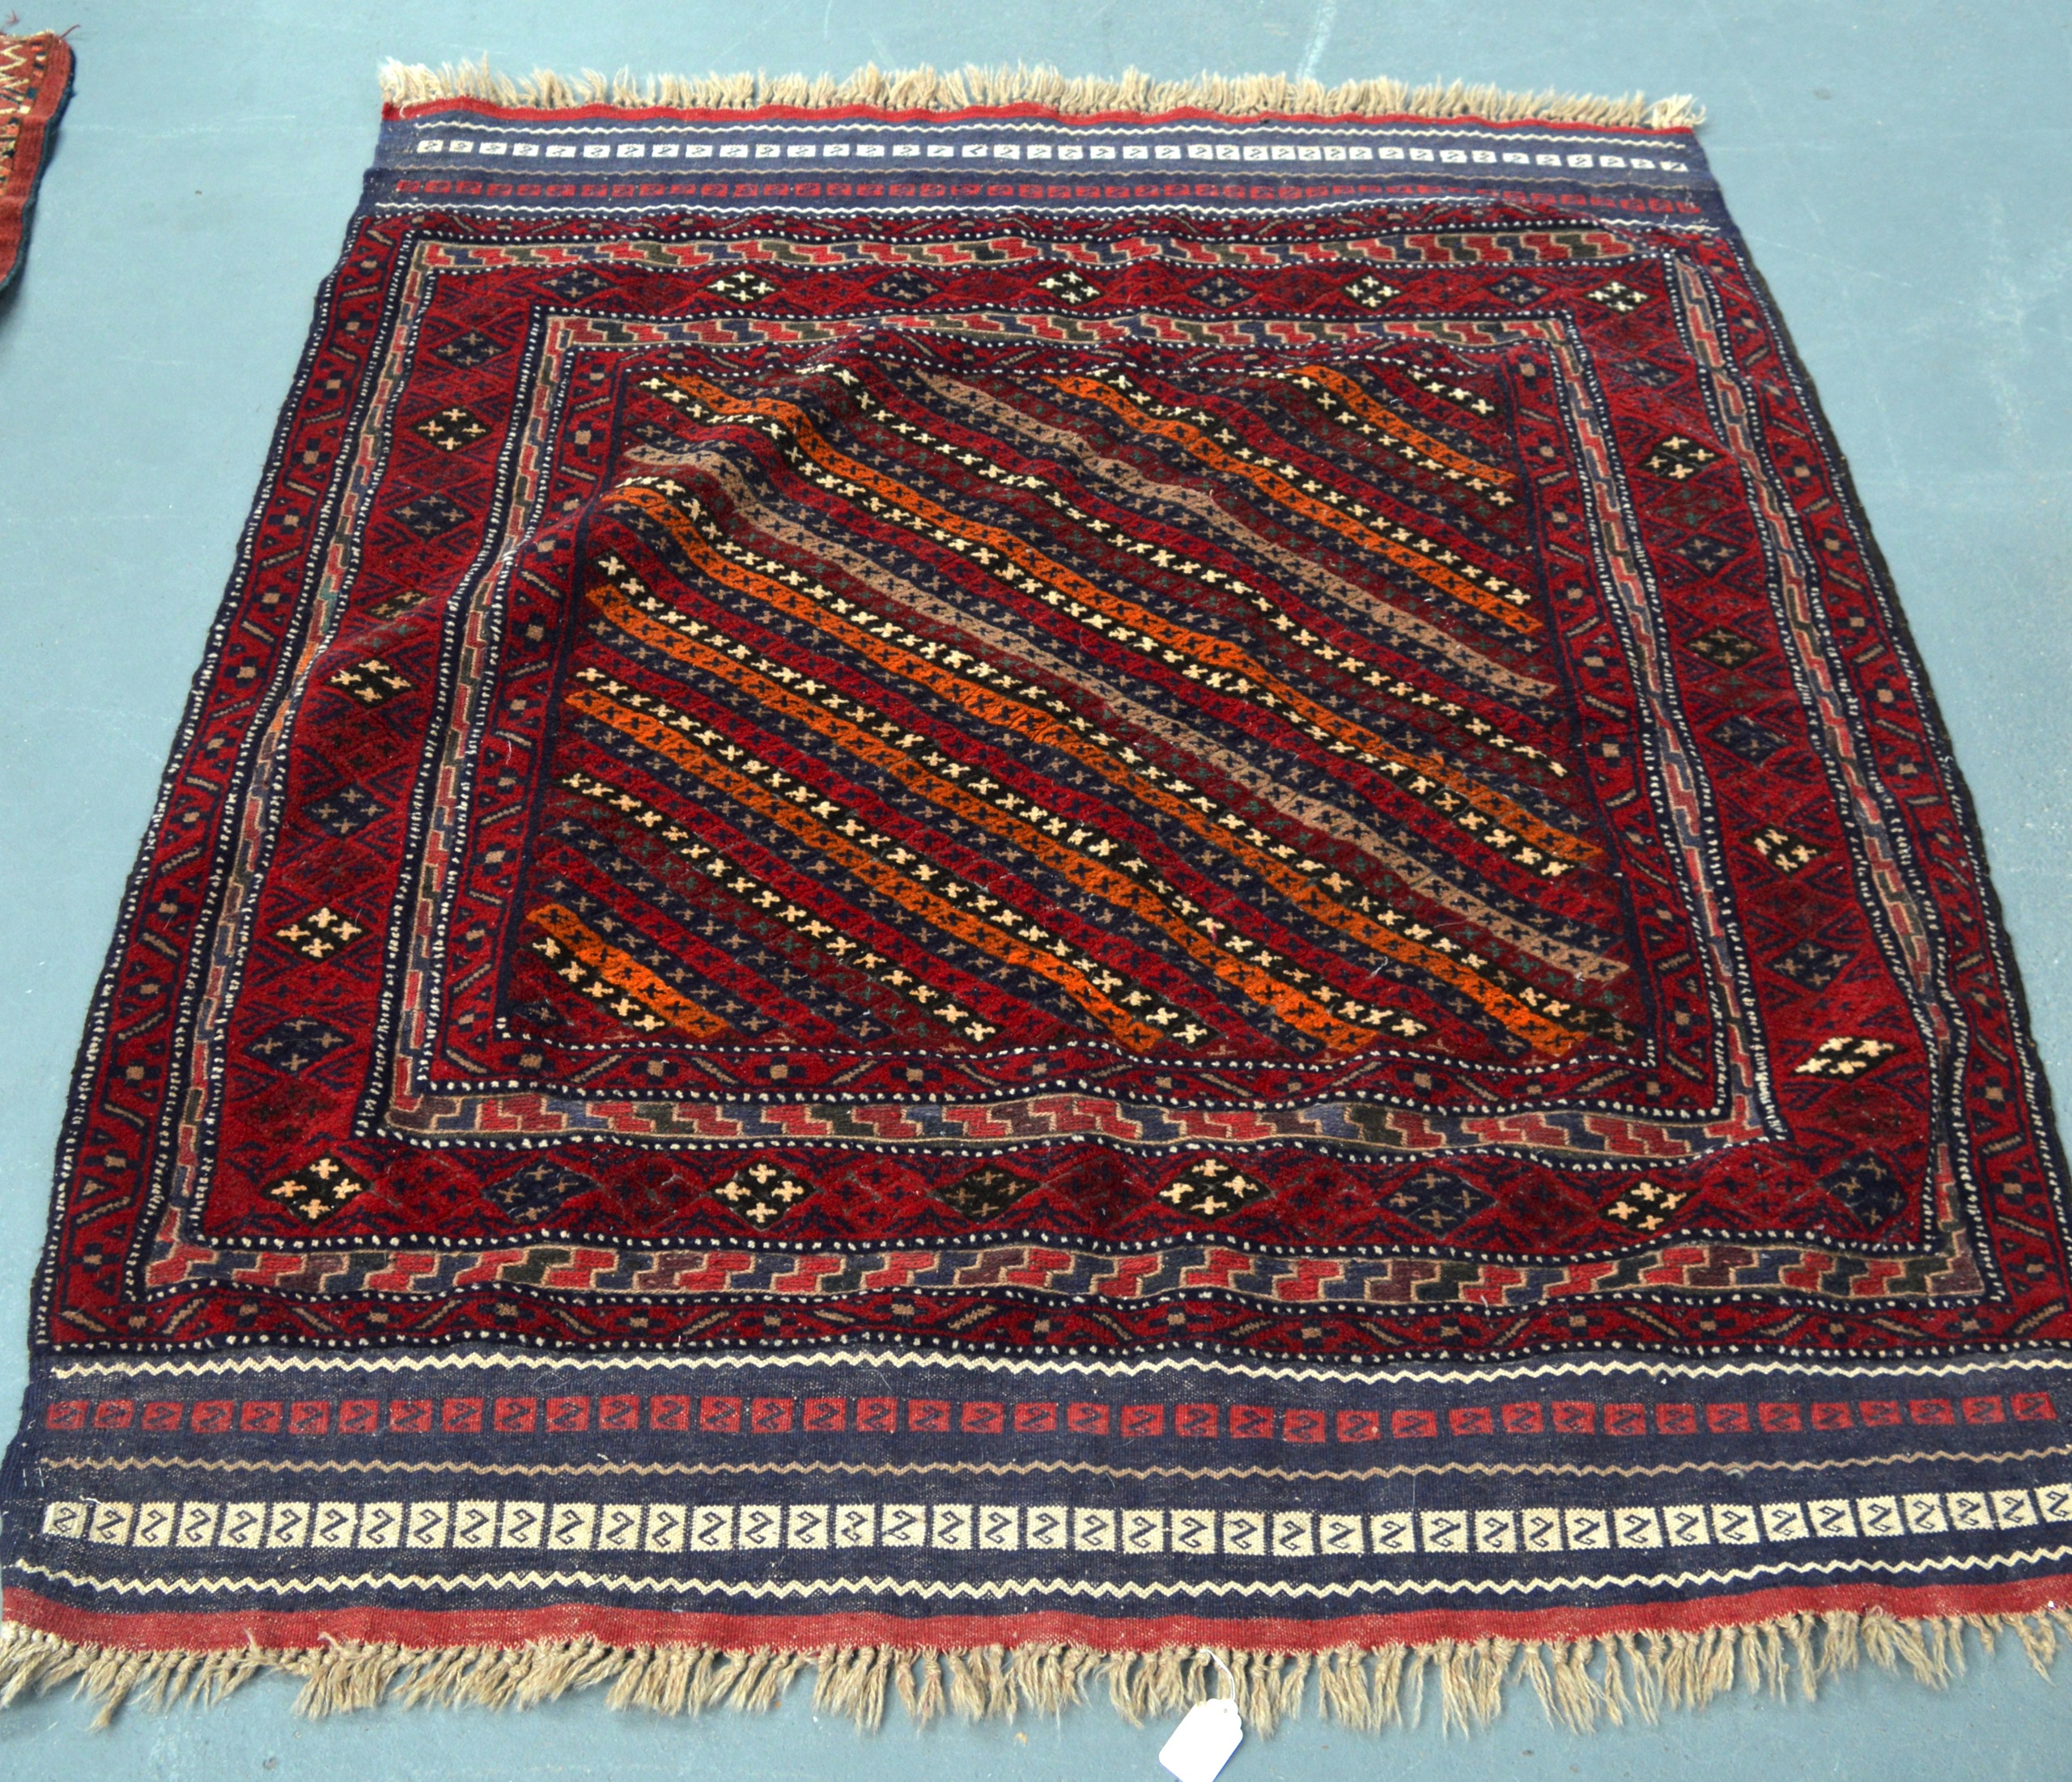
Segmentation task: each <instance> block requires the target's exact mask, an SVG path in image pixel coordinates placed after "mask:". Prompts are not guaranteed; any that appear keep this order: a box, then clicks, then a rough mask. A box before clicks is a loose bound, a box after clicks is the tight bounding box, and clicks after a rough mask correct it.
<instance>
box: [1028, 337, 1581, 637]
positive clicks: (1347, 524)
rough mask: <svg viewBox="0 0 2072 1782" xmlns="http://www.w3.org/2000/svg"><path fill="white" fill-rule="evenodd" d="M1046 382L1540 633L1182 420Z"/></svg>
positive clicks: (1076, 382) (1079, 386) (1085, 388)
mask: <svg viewBox="0 0 2072 1782" xmlns="http://www.w3.org/2000/svg"><path fill="white" fill-rule="evenodd" d="M1048 381H1049V382H1051V383H1052V384H1055V385H1057V387H1058V388H1059V389H1061V390H1067V391H1069V392H1071V393H1072V394H1073V395H1074V396H1081V397H1085V398H1086V399H1087V401H1090V402H1098V403H1099V404H1100V405H1101V406H1102V407H1103V408H1104V409H1107V410H1108V411H1109V413H1110V414H1113V415H1114V416H1115V418H1116V419H1118V420H1119V421H1121V422H1123V423H1124V424H1125V425H1126V426H1131V427H1134V428H1135V429H1136V431H1139V432H1140V433H1152V434H1156V435H1158V437H1159V438H1161V439H1170V440H1172V441H1173V443H1174V444H1176V445H1178V446H1182V447H1183V448H1186V450H1187V452H1189V453H1190V454H1191V455H1192V456H1195V457H1197V458H1199V459H1200V460H1201V461H1202V462H1203V463H1204V464H1205V465H1208V466H1209V467H1210V468H1211V469H1216V470H1221V471H1222V472H1223V473H1225V475H1226V476H1233V477H1242V478H1244V480H1245V481H1246V482H1249V483H1250V484H1251V485H1252V486H1254V487H1255V488H1256V489H1259V490H1261V491H1262V492H1263V493H1264V494H1268V495H1271V496H1272V498H1273V499H1275V500H1276V501H1277V502H1279V503H1280V504H1281V506H1283V507H1291V508H1293V510H1294V511H1296V512H1297V513H1298V514H1301V515H1302V516H1304V517H1305V518H1306V519H1310V520H1315V521H1316V522H1317V524H1318V525H1320V526H1328V527H1329V528H1331V530H1332V531H1333V532H1336V533H1338V534H1339V536H1340V537H1342V538H1344V539H1347V540H1349V541H1351V542H1352V543H1353V544H1355V545H1358V546H1359V547H1360V548H1361V549H1362V550H1366V551H1373V552H1375V553H1376V554H1378V555H1380V556H1382V557H1385V558H1387V559H1388V560H1389V562H1391V563H1394V564H1395V566H1397V567H1398V568H1399V569H1407V570H1408V571H1410V573H1411V574H1412V575H1415V576H1416V577H1417V578H1418V579H1419V580H1420V581H1423V582H1428V583H1430V584H1431V585H1432V586H1433V587H1434V588H1438V589H1439V590H1441V592H1444V593H1447V594H1450V595H1451V596H1453V597H1454V599H1455V600H1458V601H1460V602H1461V603H1462V604H1463V605H1467V606H1471V607H1473V608H1474V609H1475V611H1476V612H1478V613H1484V614H1486V615H1487V616H1488V617H1490V618H1492V619H1495V620H1497V622H1499V623H1500V624H1502V625H1505V626H1509V628H1510V629H1511V630H1514V631H1521V632H1526V633H1531V632H1535V631H1538V630H1542V629H1543V626H1541V624H1540V622H1539V620H1538V619H1536V618H1535V617H1533V616H1532V614H1531V613H1528V612H1526V611H1525V610H1524V609H1522V608H1520V607H1516V606H1514V605H1511V604H1510V602H1509V601H1508V600H1503V599H1501V598H1500V597H1499V596H1497V595H1494V594H1492V593H1491V592H1489V591H1488V589H1487V588H1477V587H1476V586H1475V583H1472V582H1471V581H1469V580H1468V579H1467V578H1466V577H1465V576H1461V575H1454V573H1453V571H1450V570H1449V569H1448V568H1446V566H1445V565H1444V564H1442V563H1435V562H1432V561H1431V560H1430V559H1429V558H1427V557H1426V556H1425V554H1423V553H1422V552H1421V551H1416V550H1412V549H1411V548H1410V547H1409V546H1408V545H1405V544H1403V543H1401V542H1400V541H1398V540H1396V539H1393V538H1391V537H1387V536H1386V535H1385V534H1384V533H1382V532H1377V531H1375V530H1374V528H1372V527H1371V526H1366V525H1363V524H1361V522H1360V521H1358V520H1355V519H1353V518H1352V516H1349V515H1347V514H1341V513H1340V511H1338V510H1337V509H1336V508H1335V507H1332V506H1331V504H1330V503H1328V502H1323V501H1314V500H1312V499H1310V497H1309V496H1307V495H1306V494H1303V493H1302V491H1301V490H1299V489H1297V487H1296V486H1294V484H1293V483H1292V482H1289V480H1288V479H1287V478H1286V477H1284V476H1282V475H1281V474H1280V472H1279V471H1277V470H1270V469H1267V467H1266V466H1265V465H1255V464H1247V463H1246V462H1245V460H1243V459H1242V458H1239V457H1237V456H1233V454H1232V453H1230V452H1225V450H1224V449H1223V448H1221V446H1219V445H1217V444H1216V442H1215V441H1214V440H1212V439H1210V438H1209V437H1208V435H1207V434H1205V433H1204V432H1203V431H1201V429H1200V428H1199V427H1197V426H1193V425H1191V423H1190V422H1186V421H1176V420H1168V419H1166V418H1162V417H1161V416H1158V415H1154V414H1145V413H1144V410H1143V409H1140V408H1139V407H1138V406H1137V405H1136V404H1135V403H1134V402H1132V401H1130V399H1129V398H1128V397H1127V396H1125V395H1123V393H1122V392H1120V391H1119V390H1115V389H1110V388H1109V387H1108V385H1106V384H1103V383H1102V382H1101V381H1100V380H1098V379H1097V378H1090V377H1076V376H1067V377H1052V378H1051V379H1050V380H1048Z"/></svg>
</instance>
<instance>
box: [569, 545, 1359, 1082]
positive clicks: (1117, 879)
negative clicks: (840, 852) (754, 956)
mask: <svg viewBox="0 0 2072 1782" xmlns="http://www.w3.org/2000/svg"><path fill="white" fill-rule="evenodd" d="M590 598H591V600H593V601H594V602H595V603H596V604H597V606H598V607H599V608H600V609H601V610H602V611H603V612H604V613H605V614H606V616H607V617H609V618H610V620H611V622H613V624H614V625H616V626H618V627H619V628H620V630H623V631H625V632H626V633H627V634H629V635H631V636H633V637H636V638H638V639H640V641H641V642H642V643H646V644H648V645H649V646H651V647H653V648H655V649H658V650H660V651H664V653H666V654H668V655H669V656H674V657H675V658H676V659H677V660H678V661H681V662H687V663H690V664H694V665H695V666H697V667H698V668H702V669H704V670H705V671H706V672H709V673H712V674H715V675H718V676H720V677H723V678H724V679H726V680H728V681H732V683H733V684H734V685H737V686H740V687H742V688H744V689H746V690H748V691H749V692H751V693H753V694H754V696H755V697H756V698H757V699H758V700H759V701H761V702H763V703H765V704H767V705H768V706H771V708H772V709H773V710H775V711H782V712H783V713H785V714H786V715H788V716H789V717H791V718H792V719H796V721H797V722H799V723H803V724H805V725H806V726H808V727H809V728H811V729H813V731H815V732H817V733H818V734H820V735H822V736H826V737H827V738H828V739H829V740H831V741H833V742H834V743H835V744H836V745H839V747H840V748H842V749H844V750H846V751H847V753H851V754H852V755H855V756H856V757H858V758H859V759H860V760H863V761H868V762H870V763H872V765H873V766H877V767H880V768H882V769H884V770H885V771H886V772H888V773H890V774H892V775H893V777H894V778H895V779H898V780H899V781H900V782H901V783H902V784H904V785H907V786H910V787H913V788H914V790H915V791H918V792H919V793H921V794H922V796H924V797H926V798H927V799H928V800H930V802H931V803H933V804H940V805H941V806H942V807H943V808H945V809H947V810H950V811H953V812H955V813H957V815H958V816H960V817H964V818H966V820H968V821H970V822H973V823H974V824H977V825H979V826H980V827H981V828H983V829H988V830H990V831H991V832H993V833H995V834H1001V835H1004V836H1005V837H1007V838H1008V839H1009V840H1011V841H1012V842H1013V844H1014V845H1015V846H1017V847H1018V848H1020V849H1021V851H1023V852H1025V853H1027V854H1030V855H1034V857H1035V858H1036V859H1040V860H1042V862H1043V863H1044V864H1045V865H1046V866H1048V867H1050V868H1052V869H1054V870H1055V872H1058V873H1059V874H1060V875H1061V876H1064V877H1067V878H1069V879H1070V880H1072V882H1073V883H1074V884H1076V885H1079V886H1080V887H1081V889H1084V890H1087V891H1091V892H1093V893H1094V894H1095V895H1096V896H1098V897H1101V898H1102V899H1103V900H1104V901H1106V902H1108V903H1110V904H1111V905H1114V906H1117V907H1119V908H1122V909H1125V910H1129V911H1130V912H1131V913H1132V914H1135V915H1136V916H1138V917H1140V918H1141V919H1143V920H1144V921H1146V922H1148V923H1151V924H1153V926H1154V927H1157V929H1158V931H1160V932H1161V934H1163V935H1165V936H1166V938H1167V939H1169V940H1171V941H1172V942H1173V943H1174V944H1175V945H1176V946H1178V947H1179V948H1182V950H1183V951H1184V952H1185V953H1187V955H1188V957H1190V958H1191V959H1192V960H1193V961H1195V963H1196V964H1197V965H1201V966H1204V967H1205V968H1206V969H1208V970H1209V971H1210V972H1212V973H1213V974H1215V975H1216V977H1217V978H1221V979H1222V980H1223V981H1224V982H1226V983H1229V984H1232V985H1233V986H1236V987H1237V988H1238V989H1241V990H1242V991H1244V993H1245V994H1246V996H1248V997H1249V998H1250V999H1251V1000H1252V1001H1253V1002H1255V1003H1259V1004H1260V1005H1261V1006H1263V1007H1264V1008H1270V1009H1272V1011H1273V1012H1275V1013H1276V1015H1278V1016H1280V1018H1281V1020H1284V1021H1285V1022H1287V1023H1288V1024H1289V1025H1290V1026H1292V1027H1293V1028H1295V1029H1297V1030H1298V1031H1299V1032H1301V1033H1307V1034H1309V1035H1310V1037H1311V1038H1313V1039H1315V1040H1318V1041H1319V1042H1322V1043H1323V1044H1324V1045H1325V1046H1327V1047H1329V1048H1330V1049H1331V1050H1337V1051H1352V1050H1359V1049H1360V1048H1361V1047H1362V1046H1366V1045H1368V1044H1369V1043H1370V1042H1372V1040H1373V1038H1374V1035H1373V1033H1372V1032H1371V1031H1370V1030H1369V1029H1365V1028H1361V1027H1358V1026H1356V1025H1353V1024H1352V1023H1351V1022H1349V1021H1345V1020H1340V1018H1339V1017H1338V1016H1335V1015H1333V1014H1332V1013H1331V1012H1330V1011H1329V1010H1328V1009H1326V1008H1322V1007H1321V1006H1319V1005H1318V1003H1316V1002H1315V1001H1314V999H1312V998H1310V997H1309V996H1307V995H1304V994H1303V992H1302V991H1300V990H1299V989H1297V988H1296V987H1294V986H1291V985H1288V984H1284V983H1282V982H1280V980H1279V979H1278V978H1273V977H1270V976H1269V975H1268V974H1266V973H1265V972H1263V971H1261V970H1259V968H1258V967H1257V966H1255V965H1250V964H1249V963H1247V962H1246V961H1244V960H1242V959H1240V958H1238V957H1236V956H1235V955H1234V954H1232V953H1227V952H1225V950H1224V949H1223V948H1221V947H1219V946H1217V945H1216V943H1215V942H1214V941H1212V940H1209V939H1208V937H1207V936H1204V935H1203V934H1201V933H1200V932H1199V931H1197V930H1196V929H1195V928H1194V927H1191V926H1190V925H1189V924H1188V923H1186V922H1185V921H1183V920H1182V919H1180V918H1178V917H1177V916H1176V915H1174V914H1173V912H1172V911H1171V910H1169V909H1168V908H1167V907H1166V905H1165V903H1164V902H1162V901H1161V899H1160V898H1159V897H1157V894H1156V893H1154V892H1153V891H1151V890H1149V889H1147V888H1146V887H1145V886H1144V885H1140V884H1138V883H1137V881H1136V880H1134V879H1132V878H1131V877H1130V876H1128V875H1127V874H1126V873H1122V872H1116V871H1115V870H1114V869H1113V868H1109V867H1106V866H1103V865H1102V864H1101V863H1099V862H1098V861H1096V860H1093V859H1089V858H1088V857H1087V856H1086V855H1084V854H1081V853H1080V852H1079V851H1077V850H1076V849H1074V848H1072V847H1069V846H1065V845H1064V844H1063V843H1060V842H1057V841H1055V840H1053V839H1052V838H1051V837H1049V836H1047V835H1046V834H1044V833H1043V832H1042V830H1041V829H1038V828H1037V827H1036V826H1035V825H1033V824H1030V823H1028V822H1025V821H1023V820H1022V819H1021V818H1020V817H1016V816H1014V815H1013V813H1011V812H1006V811H1003V810H1001V809H1000V808H998V807H997V806H996V805H994V804H988V803H987V802H986V801H985V800H983V799H980V798H979V797H977V796H974V795H973V794H971V793H970V792H967V791H965V790H964V788H962V787H960V786H958V785H957V784H956V783H955V782H953V781H951V780H947V779H940V778H938V777H937V776H936V775H935V774H931V773H929V772H928V771H927V770H926V769H925V768H923V767H920V766H918V765H917V764H915V762H913V761H911V759H910V758H909V757H908V756H907V754H906V753H905V752H904V751H903V750H901V749H894V748H893V747H891V746H890V745H888V744H885V743H884V742H881V741H880V740H878V739H877V737H875V736H872V735H871V734H870V732H868V731H867V730H864V729H863V728H860V727H859V726H857V725H856V724H853V723H848V722H847V720H845V719H841V718H839V717H837V716H836V715H834V714H833V713H832V712H830V711H826V710H825V709H824V708H823V707H822V706H817V705H814V704H813V703H812V702H810V701H809V700H805V699H801V698H797V697H796V695H794V694H791V693H789V692H788V691H787V690H786V689H784V688H783V687H782V686H781V685H779V684H778V683H776V682H775V681H768V680H766V679H765V678H764V677H762V676H760V675H758V674H756V673H754V672H753V671H751V670H749V669H747V668H743V667H742V666H741V665H740V664H737V663H735V662H734V661H732V660H731V659H730V658H728V657H727V656H724V655H722V654H721V653H720V652H719V651H715V650H711V649H708V648H707V647H705V646H703V645H702V644H698V643H694V642H693V641H691V640H690V639H687V638H686V637H684V636H683V635H682V634H681V633H680V632H678V631H677V630H674V629H673V627H671V626H666V625H664V624H661V623H660V622H657V621H656V620H654V619H652V618H649V617H647V616H646V615H645V614H644V613H641V612H640V610H639V609H638V608H637V607H635V605H633V604H632V603H631V601H630V600H627V599H626V596H624V595H623V594H622V593H621V592H619V591H618V589H616V588H613V587H612V586H611V584H610V583H600V584H599V585H597V587H594V588H592V589H591V591H590ZM805 616H810V615H805ZM914 660H915V661H916V662H918V661H919V659H918V658H915V659H914ZM987 700H988V702H989V703H990V707H991V715H992V717H993V719H994V721H995V723H996V725H997V727H998V728H1003V729H1013V728H1025V726H1024V725H1023V724H1021V723H1017V721H1016V720H1017V719H1018V717H1019V715H1020V714H1021V713H1023V712H1025V711H1027V709H1028V708H1027V707H1025V706H1018V705H1017V704H1016V703H1015V702H1011V701H1008V700H1005V699H1003V698H1000V696H999V695H997V694H989V695H987Z"/></svg>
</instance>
